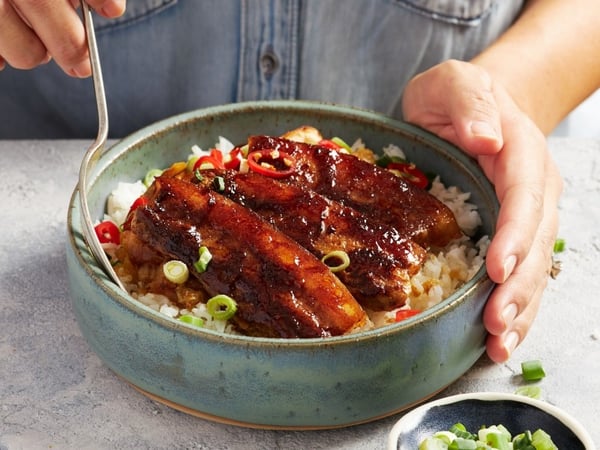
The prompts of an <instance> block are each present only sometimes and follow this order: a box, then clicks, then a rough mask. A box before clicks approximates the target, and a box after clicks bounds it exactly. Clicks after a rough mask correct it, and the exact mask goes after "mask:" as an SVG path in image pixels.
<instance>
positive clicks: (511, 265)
mask: <svg viewBox="0 0 600 450" xmlns="http://www.w3.org/2000/svg"><path fill="white" fill-rule="evenodd" d="M516 265H517V257H516V256H515V255H510V256H509V257H508V258H506V259H505V260H504V266H503V269H504V273H503V274H502V282H503V283H504V282H505V281H506V280H507V278H508V277H509V276H510V275H511V274H512V273H513V270H515V266H516Z"/></svg>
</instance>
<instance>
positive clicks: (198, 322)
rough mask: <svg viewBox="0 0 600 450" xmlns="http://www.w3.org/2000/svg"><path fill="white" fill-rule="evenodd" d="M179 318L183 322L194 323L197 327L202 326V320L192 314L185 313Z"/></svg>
mask: <svg viewBox="0 0 600 450" xmlns="http://www.w3.org/2000/svg"><path fill="white" fill-rule="evenodd" d="M179 320H181V321H182V322H185V323H189V324H190V325H194V326H196V327H198V328H202V327H203V326H204V320H202V319H201V318H200V317H197V316H194V315H192V314H185V315H183V316H181V317H180V318H179Z"/></svg>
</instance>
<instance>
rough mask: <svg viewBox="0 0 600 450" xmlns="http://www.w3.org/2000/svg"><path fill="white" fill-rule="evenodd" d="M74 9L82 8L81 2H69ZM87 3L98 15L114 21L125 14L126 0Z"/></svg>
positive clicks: (76, 0)
mask: <svg viewBox="0 0 600 450" xmlns="http://www.w3.org/2000/svg"><path fill="white" fill-rule="evenodd" d="M69 2H70V3H71V5H72V6H73V8H74V9H77V8H79V7H80V6H81V0H69ZM86 3H87V4H88V5H89V6H90V8H92V9H93V10H94V11H96V12H97V13H98V14H100V15H102V16H104V17H107V18H109V19H114V18H116V17H119V16H122V15H123V13H124V12H125V5H126V0H87V1H86Z"/></svg>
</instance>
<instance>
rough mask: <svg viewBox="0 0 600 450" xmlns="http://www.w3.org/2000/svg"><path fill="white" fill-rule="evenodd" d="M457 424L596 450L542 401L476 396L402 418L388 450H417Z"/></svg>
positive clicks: (569, 449) (573, 423) (572, 449)
mask: <svg viewBox="0 0 600 450" xmlns="http://www.w3.org/2000/svg"><path fill="white" fill-rule="evenodd" d="M457 422H461V423H463V424H464V425H465V426H466V427H467V429H469V430H473V429H474V430H477V429H478V428H479V427H480V426H481V425H488V426H489V425H498V424H502V425H504V426H506V427H507V428H508V430H510V431H511V432H512V433H521V432H523V431H525V430H530V431H532V432H533V431H535V430H536V429H538V428H541V429H543V430H544V431H546V432H547V433H548V434H550V436H551V437H552V440H553V441H554V443H555V444H556V445H557V446H558V448H559V449H561V450H563V449H564V450H595V449H596V447H595V445H594V443H593V442H592V439H591V437H590V436H589V434H588V433H587V431H585V429H584V428H583V426H582V425H581V424H580V423H579V422H578V421H577V420H576V419H574V418H573V417H571V416H570V415H569V414H567V413H566V412H565V411H563V410H561V409H560V408H558V407H556V406H553V405H551V404H549V403H547V402H545V401H541V400H536V399H533V398H530V397H525V396H523V395H517V394H506V393H500V392H479V393H470V394H459V395H453V396H450V397H445V398H441V399H438V400H433V401H431V402H428V403H425V404H423V405H421V406H419V407H417V408H415V409H413V410H411V411H410V412H408V413H407V414H405V415H404V416H403V417H402V418H401V419H400V420H399V421H398V422H396V424H395V425H394V427H393V428H392V430H391V432H390V434H389V436H388V443H387V450H417V449H418V448H419V443H420V442H421V441H422V440H423V439H425V438H426V437H427V436H431V435H432V434H433V433H435V432H436V431H441V430H448V429H449V428H450V427H451V426H452V425H454V424H455V423H457Z"/></svg>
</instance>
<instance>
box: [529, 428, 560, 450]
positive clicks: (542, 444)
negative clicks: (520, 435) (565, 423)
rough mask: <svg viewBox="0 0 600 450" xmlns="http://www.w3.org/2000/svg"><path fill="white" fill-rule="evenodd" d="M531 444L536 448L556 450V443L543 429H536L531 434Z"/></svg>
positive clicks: (537, 449)
mask: <svg viewBox="0 0 600 450" xmlns="http://www.w3.org/2000/svg"><path fill="white" fill-rule="evenodd" d="M531 445H533V446H534V447H535V449H536V450H558V447H557V446H556V444H554V442H552V438H551V437H550V435H549V434H548V433H546V432H545V431H544V430H536V431H535V432H534V433H533V434H532V435H531Z"/></svg>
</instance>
